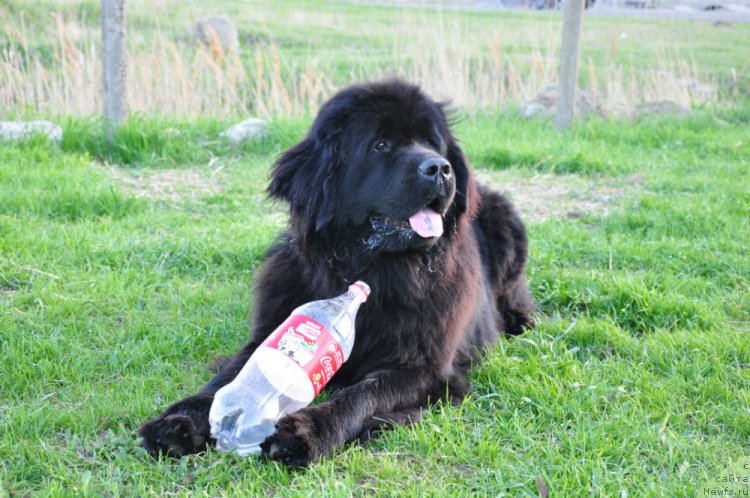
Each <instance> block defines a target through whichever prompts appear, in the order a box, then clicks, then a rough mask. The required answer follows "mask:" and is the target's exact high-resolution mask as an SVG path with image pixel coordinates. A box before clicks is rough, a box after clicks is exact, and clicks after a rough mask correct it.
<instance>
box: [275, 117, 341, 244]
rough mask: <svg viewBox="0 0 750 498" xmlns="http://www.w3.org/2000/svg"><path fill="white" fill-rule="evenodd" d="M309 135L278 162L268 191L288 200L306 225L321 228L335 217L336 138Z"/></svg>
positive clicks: (315, 228) (311, 133)
mask: <svg viewBox="0 0 750 498" xmlns="http://www.w3.org/2000/svg"><path fill="white" fill-rule="evenodd" d="M314 131H315V130H311V132H310V134H309V135H308V136H307V137H306V138H304V139H303V140H302V141H301V142H299V143H298V144H297V145H295V146H293V147H292V148H290V149H289V150H287V151H286V152H284V153H283V154H282V155H281V157H279V159H278V160H277V161H276V164H275V165H274V167H273V170H272V171H271V183H270V184H269V185H268V189H267V191H268V193H269V194H270V195H271V196H272V197H274V198H277V199H283V200H285V201H287V202H288V203H289V206H290V209H291V212H292V215H293V216H296V217H298V221H299V217H301V218H302V220H303V221H304V225H305V227H306V228H307V229H308V230H309V229H311V228H313V227H314V230H316V231H319V230H321V229H322V228H323V227H325V226H326V225H327V224H329V223H330V222H331V221H332V220H333V216H334V212H335V210H336V199H337V198H338V196H337V185H336V183H337V182H336V178H337V171H338V164H339V163H340V158H339V153H338V150H337V147H336V144H337V142H338V141H337V139H334V137H329V138H327V139H326V140H318V139H317V138H316V136H315V133H314Z"/></svg>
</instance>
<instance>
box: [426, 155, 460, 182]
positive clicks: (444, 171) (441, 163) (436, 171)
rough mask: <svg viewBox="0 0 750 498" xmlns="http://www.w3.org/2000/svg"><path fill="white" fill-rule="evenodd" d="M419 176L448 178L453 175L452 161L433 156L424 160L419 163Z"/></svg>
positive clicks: (428, 178) (436, 178)
mask: <svg viewBox="0 0 750 498" xmlns="http://www.w3.org/2000/svg"><path fill="white" fill-rule="evenodd" d="M419 176H421V177H422V178H424V179H426V180H431V181H437V180H439V179H440V180H443V181H445V180H448V179H450V177H451V176H453V168H451V163H449V162H448V161H446V160H445V159H444V158H442V157H431V158H429V159H425V160H424V161H422V164H420V165H419Z"/></svg>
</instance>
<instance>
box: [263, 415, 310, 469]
mask: <svg viewBox="0 0 750 498" xmlns="http://www.w3.org/2000/svg"><path fill="white" fill-rule="evenodd" d="M316 443H317V441H316V436H315V431H314V427H313V423H312V422H311V421H310V420H309V418H308V417H305V416H304V415H303V414H302V413H301V412H297V413H293V414H291V415H287V416H285V417H283V418H282V419H281V420H279V421H278V422H277V423H276V432H275V433H273V434H271V435H270V436H268V437H267V438H266V440H265V441H263V443H262V444H261V445H260V448H261V450H262V451H263V454H264V455H265V456H266V457H268V458H270V459H272V460H277V461H279V462H281V463H283V464H285V465H288V466H290V467H306V466H307V465H309V464H310V463H311V462H313V461H314V460H317V459H318V458H319V457H320V456H322V455H321V453H320V451H319V450H318V449H317V447H318V444H316Z"/></svg>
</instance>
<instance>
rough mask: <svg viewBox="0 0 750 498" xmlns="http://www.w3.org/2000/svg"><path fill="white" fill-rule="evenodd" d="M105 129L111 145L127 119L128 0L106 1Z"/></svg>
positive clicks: (104, 50) (103, 20)
mask: <svg viewBox="0 0 750 498" xmlns="http://www.w3.org/2000/svg"><path fill="white" fill-rule="evenodd" d="M102 58H103V67H104V130H105V134H106V136H107V143H111V142H112V136H113V134H114V130H115V129H116V127H117V125H118V124H120V123H122V122H123V121H125V118H126V117H127V105H126V100H125V0H102Z"/></svg>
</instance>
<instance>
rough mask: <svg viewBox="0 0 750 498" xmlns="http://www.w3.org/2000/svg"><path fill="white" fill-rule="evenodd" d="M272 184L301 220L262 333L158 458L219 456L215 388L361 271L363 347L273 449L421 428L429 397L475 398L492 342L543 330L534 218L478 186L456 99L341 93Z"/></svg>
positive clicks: (373, 87)
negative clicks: (534, 284) (537, 327)
mask: <svg viewBox="0 0 750 498" xmlns="http://www.w3.org/2000/svg"><path fill="white" fill-rule="evenodd" d="M268 191H269V193H270V194H271V196H273V197H275V198H278V199H283V200H285V201H287V202H288V203H289V207H290V227H289V230H288V231H287V232H286V233H285V234H284V235H283V237H282V238H281V240H280V242H279V243H278V244H277V245H275V246H274V247H273V248H272V249H271V250H270V252H269V254H268V259H267V261H266V263H265V266H264V268H263V270H262V271H261V274H260V275H259V277H258V279H257V288H256V300H255V319H254V323H253V330H252V339H251V340H250V342H249V343H248V344H247V345H246V346H245V347H243V348H242V349H241V350H240V351H239V352H238V353H237V354H236V356H234V358H232V359H231V360H230V361H229V363H228V364H227V365H226V366H225V367H224V368H223V370H222V371H221V372H220V373H219V374H218V375H217V376H216V377H215V378H214V379H213V380H211V381H210V382H209V383H208V385H207V386H206V387H205V388H204V389H203V390H202V391H201V392H199V393H198V394H196V395H194V396H190V397H188V398H185V399H183V400H182V401H179V402H177V403H175V404H173V405H172V406H170V407H169V408H167V409H166V411H165V412H164V413H163V414H161V415H160V416H158V417H156V418H155V419H153V420H150V421H148V422H146V423H145V424H144V425H143V426H142V427H141V428H140V430H139V434H140V435H141V436H142V437H143V446H144V447H145V448H146V449H147V450H148V451H149V452H150V453H151V454H153V455H158V454H159V453H160V452H161V453H164V454H167V455H172V456H182V455H186V454H189V453H196V452H200V451H203V450H205V449H206V447H207V445H209V444H212V443H213V441H212V439H211V437H210V428H209V424H208V412H209V408H210V406H211V401H212V399H213V395H214V393H215V392H216V391H217V390H218V389H219V388H220V387H222V386H223V385H225V384H227V383H228V382H230V381H231V380H232V379H233V378H234V377H235V376H236V375H237V373H238V372H239V370H240V369H241V368H242V366H243V365H244V364H245V362H246V361H247V359H248V357H249V356H250V355H251V354H252V353H253V351H255V349H256V348H257V346H258V345H259V344H260V343H261V342H263V340H264V339H265V338H266V337H267V336H268V335H269V334H270V333H271V332H272V331H273V330H274V328H275V327H276V326H277V325H279V324H280V323H281V322H282V321H284V319H286V317H287V316H288V315H289V313H290V312H291V311H292V309H294V308H295V307H297V306H299V305H300V304H302V303H305V302H307V301H312V300H315V299H322V298H327V297H331V296H334V295H337V294H340V293H341V292H343V291H344V290H346V287H347V284H349V283H350V282H353V281H355V280H357V279H362V280H364V281H365V282H367V283H368V284H370V286H371V288H372V295H371V296H370V299H369V300H368V302H367V303H366V304H365V305H363V306H362V308H361V310H360V312H359V315H358V317H357V324H356V327H357V337H356V340H355V344H354V349H353V351H352V354H351V357H350V358H349V360H348V361H347V362H346V363H345V364H344V365H343V367H342V368H341V370H340V371H339V372H338V373H337V374H336V375H335V376H334V378H333V379H332V381H331V383H330V384H329V388H330V389H331V390H332V391H333V394H331V396H330V397H329V398H328V399H327V400H326V401H324V402H322V403H320V404H318V405H315V406H311V407H308V408H305V409H303V410H300V411H298V412H296V413H292V414H289V415H287V416H285V417H283V418H282V419H281V420H280V421H279V422H278V424H277V426H276V429H277V430H276V433H275V434H273V435H272V436H270V437H269V438H268V439H267V440H266V441H265V442H264V443H263V444H262V448H263V451H264V453H265V454H266V455H267V456H268V457H270V458H272V459H276V460H280V461H282V462H284V463H286V464H289V465H293V466H302V465H306V464H308V463H310V462H311V461H314V460H316V459H317V458H320V457H322V456H327V455H330V454H331V452H332V451H333V450H334V448H336V447H337V446H340V445H341V444H343V443H345V442H347V441H353V440H358V441H360V442H364V441H367V440H368V439H369V438H370V437H371V436H372V435H373V434H374V433H375V432H377V431H378V430H381V429H384V428H386V427H387V426H388V425H390V424H401V423H411V422H414V421H415V420H417V419H418V418H419V416H420V413H421V411H422V410H423V409H424V408H425V407H426V406H428V403H429V402H435V401H438V400H441V399H445V398H446V397H447V398H449V399H451V400H452V401H453V402H458V401H460V400H461V399H462V398H463V397H464V396H465V395H466V394H467V392H468V390H469V386H468V382H467V378H466V375H467V371H468V369H469V367H470V365H471V364H472V362H477V361H479V360H480V355H481V352H482V350H483V349H485V348H487V347H490V346H492V345H493V344H494V342H495V341H496V340H497V338H498V337H499V335H500V334H501V333H503V332H505V333H510V334H518V333H520V332H522V331H523V329H524V328H525V327H529V326H531V325H532V324H533V322H532V320H531V318H530V313H531V311H532V310H533V307H534V303H533V300H532V298H531V295H530V294H529V292H528V290H527V287H526V284H525V281H524V267H525V262H526V258H527V241H526V232H525V229H524V226H523V223H522V222H521V220H520V219H519V217H518V215H517V214H516V212H515V211H514V209H513V207H512V206H511V205H510V203H509V202H508V201H507V200H506V199H505V198H504V197H503V196H501V195H500V194H497V193H495V192H492V191H490V190H487V189H484V188H481V187H477V186H476V184H475V182H474V179H473V177H472V173H471V171H470V170H469V167H468V165H467V161H466V158H465V157H464V155H463V153H462V151H461V149H460V148H459V146H458V144H457V142H456V140H455V139H454V137H453V135H452V134H451V131H450V129H449V125H448V123H447V121H446V117H445V112H444V109H443V106H442V105H440V104H438V103H436V102H434V101H433V100H432V99H430V98H429V97H427V96H426V95H425V94H424V93H422V92H421V91H420V89H419V88H417V87H415V86H412V85H409V84H406V83H403V82H400V81H386V82H382V83H371V84H362V85H356V86H352V87H349V88H346V89H344V90H342V91H341V92H339V93H338V94H337V95H336V96H334V97H333V98H332V99H331V100H330V101H329V102H327V103H326V104H325V105H324V106H323V107H322V108H321V110H320V113H319V114H318V116H317V118H316V119H315V122H314V123H313V125H312V128H311V129H310V131H309V133H308V135H307V136H306V137H305V138H304V139H303V140H302V141H301V142H300V143H298V144H297V145H295V146H294V147H292V148H291V149H290V150H288V151H287V152H285V153H284V154H283V155H282V156H281V157H280V159H279V160H278V161H277V163H276V165H275V167H274V169H273V171H272V174H271V184H270V186H269V188H268Z"/></svg>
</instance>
